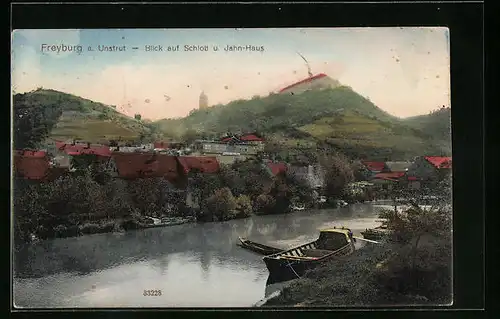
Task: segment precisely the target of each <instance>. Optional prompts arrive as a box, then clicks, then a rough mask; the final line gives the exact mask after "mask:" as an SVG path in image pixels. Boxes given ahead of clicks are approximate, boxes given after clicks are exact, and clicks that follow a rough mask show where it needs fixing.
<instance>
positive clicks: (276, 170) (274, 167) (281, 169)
mask: <svg viewBox="0 0 500 319" xmlns="http://www.w3.org/2000/svg"><path fill="white" fill-rule="evenodd" d="M266 165H267V167H268V168H269V169H270V170H271V173H272V174H273V175H274V176H276V175H278V174H280V173H286V172H287V170H288V166H287V165H286V164H285V163H282V162H279V163H273V162H268V163H266Z"/></svg>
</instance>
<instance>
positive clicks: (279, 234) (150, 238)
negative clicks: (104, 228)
mask: <svg viewBox="0 0 500 319" xmlns="http://www.w3.org/2000/svg"><path fill="white" fill-rule="evenodd" d="M381 208H390V206H389V205H373V204H354V205H350V206H348V207H344V208H340V209H335V210H321V211H303V212H295V213H292V214H287V215H270V216H253V217H250V218H247V219H241V220H232V221H227V222H221V223H205V224H184V225H177V226H170V227H164V228H151V229H145V230H138V231H129V232H125V233H109V234H96V235H88V236H82V237H75V238H63V239H53V240H46V241H42V242H39V243H37V244H30V245H26V246H24V247H22V249H21V250H20V251H18V252H16V253H15V255H14V265H15V269H14V275H15V278H14V304H15V306H16V307H19V308H68V307H71V308H79V307H81V308H87V307H96V308H100V307H251V306H252V305H254V304H255V303H256V302H258V301H259V300H261V299H263V298H264V296H265V288H266V280H267V277H268V271H267V269H266V266H265V264H264V262H263V261H262V256H260V255H257V254H255V253H253V252H250V251H247V250H245V249H242V248H240V247H238V246H237V245H236V243H237V241H238V236H242V237H247V238H249V239H252V240H254V241H257V242H261V243H267V244H269V245H272V246H276V247H282V248H286V247H290V246H295V245H298V244H301V243H304V242H307V241H312V240H314V239H315V238H317V237H318V235H319V231H318V230H319V229H322V228H328V227H333V226H334V225H335V226H347V227H350V228H351V229H352V231H353V232H354V235H358V236H359V232H360V231H363V230H364V229H365V228H370V227H374V226H376V225H378V224H379V223H378V222H376V220H377V219H378V213H379V211H380V209H381ZM358 242H359V241H358ZM144 290H161V296H144V295H143V292H144Z"/></svg>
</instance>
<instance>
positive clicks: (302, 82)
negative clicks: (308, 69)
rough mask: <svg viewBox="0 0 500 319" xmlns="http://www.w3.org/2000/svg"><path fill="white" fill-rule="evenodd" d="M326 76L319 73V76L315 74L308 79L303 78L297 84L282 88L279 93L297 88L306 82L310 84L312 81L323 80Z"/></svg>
mask: <svg viewBox="0 0 500 319" xmlns="http://www.w3.org/2000/svg"><path fill="white" fill-rule="evenodd" d="M325 76H326V74H325V73H319V74H316V75H313V76H311V77H308V78H305V79H304V80H301V81H298V82H295V83H293V84H291V85H289V86H287V87H284V88H282V89H281V90H280V91H279V92H280V93H281V92H283V91H286V90H289V89H291V88H293V87H295V86H298V85H301V84H304V83H307V82H311V81H314V80H317V79H321V78H324V77H325Z"/></svg>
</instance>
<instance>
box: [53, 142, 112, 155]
mask: <svg viewBox="0 0 500 319" xmlns="http://www.w3.org/2000/svg"><path fill="white" fill-rule="evenodd" d="M56 147H57V149H58V150H60V151H63V152H65V153H66V154H68V155H72V156H76V155H84V154H93V155H97V156H103V157H110V156H111V150H110V148H109V146H105V145H98V146H95V145H94V146H93V145H91V146H90V147H89V146H87V145H82V144H75V145H73V144H66V143H64V142H56Z"/></svg>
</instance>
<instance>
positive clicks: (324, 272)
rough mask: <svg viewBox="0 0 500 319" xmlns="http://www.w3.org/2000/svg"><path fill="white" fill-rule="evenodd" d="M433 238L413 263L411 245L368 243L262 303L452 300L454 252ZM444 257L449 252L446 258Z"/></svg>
mask: <svg viewBox="0 0 500 319" xmlns="http://www.w3.org/2000/svg"><path fill="white" fill-rule="evenodd" d="M448 248H449V247H446V244H443V243H434V245H431V246H428V247H426V248H425V249H423V251H424V252H425V254H424V253H422V256H421V257H420V259H419V261H418V264H417V265H416V266H415V265H413V266H411V263H412V262H411V261H410V258H408V256H410V255H411V254H412V253H413V251H412V249H411V248H410V246H398V245H396V244H390V243H386V244H384V245H367V246H365V247H364V248H362V249H359V250H357V251H355V252H354V254H353V255H351V256H349V257H345V258H342V259H338V260H336V261H334V262H331V263H329V264H328V265H325V266H322V267H319V268H316V269H314V270H312V271H310V272H308V273H306V274H305V275H304V276H303V277H302V278H300V279H296V280H294V281H293V282H291V283H290V284H289V285H286V286H285V287H284V288H283V289H282V291H281V293H279V294H278V295H276V296H274V297H273V298H270V299H268V300H267V301H266V302H265V303H264V304H262V305H261V306H262V307H283V306H291V307H309V306H320V307H360V306H361V307H367V306H391V305H394V304H398V305H412V306H415V305H429V304H434V305H435V304H450V303H451V300H452V296H451V293H450V292H451V286H450V282H451V280H449V279H450V278H451V265H450V264H449V263H448V260H447V259H446V258H447V257H449V256H450V253H451V252H450V251H449V249H448ZM443 256H444V257H443Z"/></svg>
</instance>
